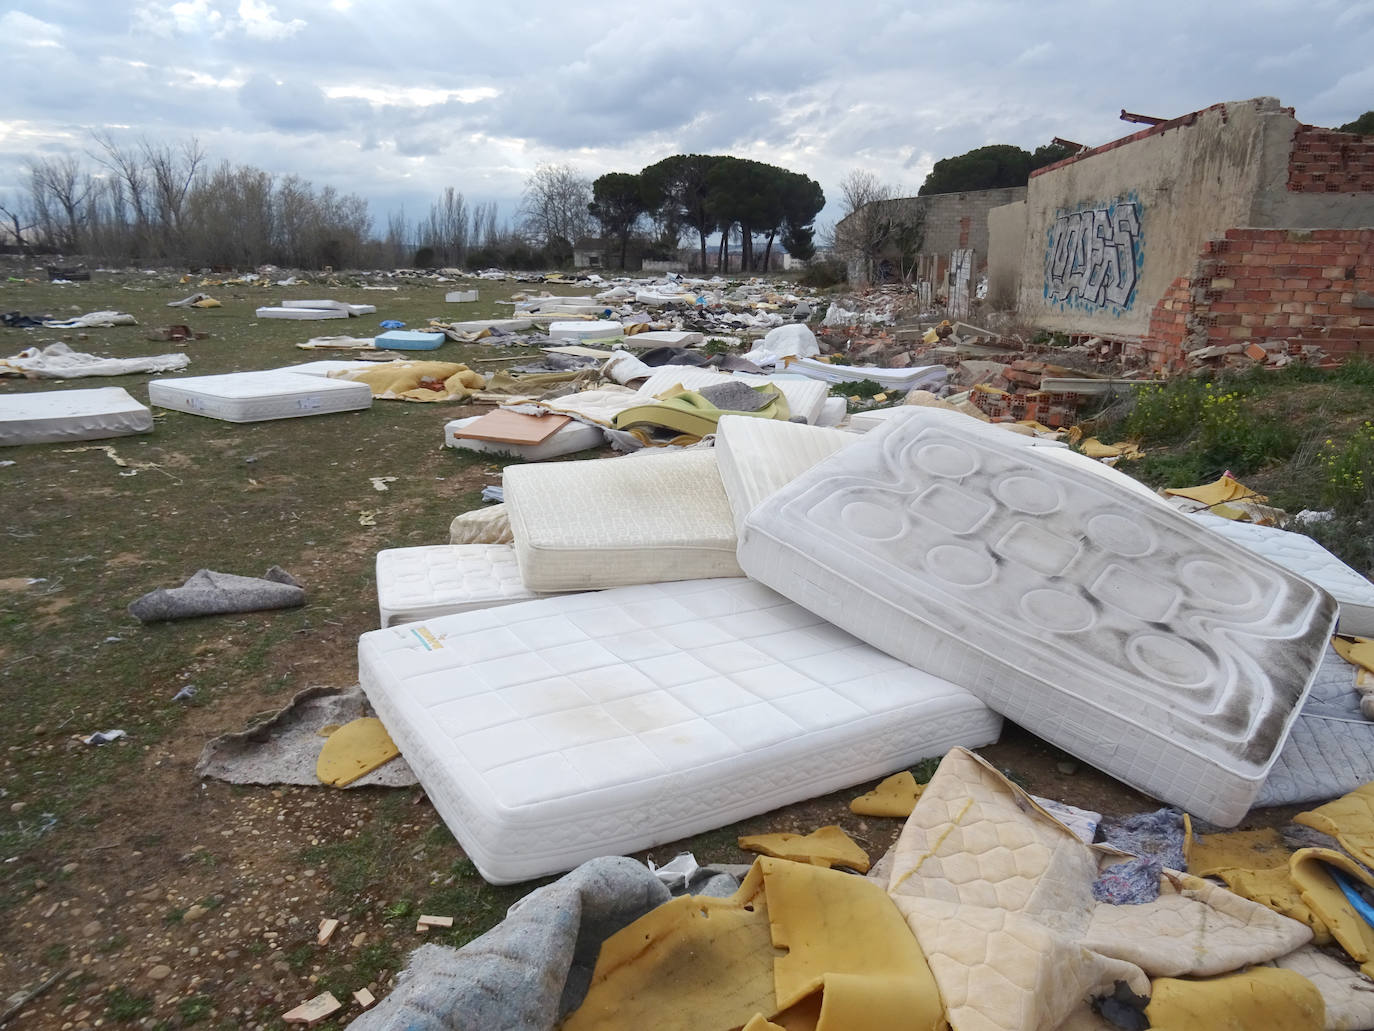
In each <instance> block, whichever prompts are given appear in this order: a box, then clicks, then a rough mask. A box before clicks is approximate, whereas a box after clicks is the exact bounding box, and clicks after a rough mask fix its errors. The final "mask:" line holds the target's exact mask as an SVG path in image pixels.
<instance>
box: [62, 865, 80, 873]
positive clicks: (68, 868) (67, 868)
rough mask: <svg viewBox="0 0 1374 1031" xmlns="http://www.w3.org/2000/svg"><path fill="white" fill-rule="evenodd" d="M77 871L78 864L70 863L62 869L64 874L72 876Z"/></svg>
mask: <svg viewBox="0 0 1374 1031" xmlns="http://www.w3.org/2000/svg"><path fill="white" fill-rule="evenodd" d="M77 869H78V867H77V864H76V863H68V864H67V865H66V866H64V867H63V868H62V872H63V873H64V874H68V875H70V874H74V873H76V871H77Z"/></svg>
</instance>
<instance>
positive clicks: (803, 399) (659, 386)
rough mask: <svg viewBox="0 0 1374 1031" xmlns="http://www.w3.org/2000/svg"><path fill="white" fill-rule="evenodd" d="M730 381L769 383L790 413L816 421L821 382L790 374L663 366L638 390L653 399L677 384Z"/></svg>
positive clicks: (690, 387)
mask: <svg viewBox="0 0 1374 1031" xmlns="http://www.w3.org/2000/svg"><path fill="white" fill-rule="evenodd" d="M731 380H743V381H744V382H745V383H748V384H749V385H750V386H751V387H757V386H759V385H760V384H762V383H772V384H773V385H774V386H776V387H777V388H778V389H779V390H781V391H782V393H783V396H784V397H785V398H787V407H788V408H789V409H791V411H792V414H793V415H799V416H801V417H802V418H803V419H805V420H806V421H807V422H808V423H810V424H811V425H813V426H814V425H815V424H816V423H817V422H819V421H820V418H821V410H822V408H824V406H825V399H826V396H827V389H826V386H825V384H824V383H821V382H818V381H816V380H809V379H801V378H799V377H794V376H749V375H732V374H731V373H728V372H716V371H715V370H714V369H699V368H696V367H695V366H690V365H665V366H662V367H661V368H659V369H658V370H656V371H655V372H654V374H653V375H652V376H650V377H649V378H648V379H647V380H645V381H644V385H643V386H641V387H640V388H639V393H640V395H641V396H642V397H644V398H653V397H656V396H657V395H659V394H661V393H663V392H664V391H665V390H672V389H673V387H675V386H677V385H678V384H679V383H680V384H682V386H684V387H686V388H687V389H688V390H696V389H698V388H699V387H706V386H710V385H711V384H713V383H728V382H730V381H731Z"/></svg>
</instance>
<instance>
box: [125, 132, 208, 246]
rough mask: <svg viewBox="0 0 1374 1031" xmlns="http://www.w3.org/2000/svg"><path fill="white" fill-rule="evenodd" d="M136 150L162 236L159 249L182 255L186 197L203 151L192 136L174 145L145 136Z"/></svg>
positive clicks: (203, 154) (202, 159) (203, 156)
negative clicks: (148, 181)
mask: <svg viewBox="0 0 1374 1031" xmlns="http://www.w3.org/2000/svg"><path fill="white" fill-rule="evenodd" d="M139 149H140V150H141V151H142V154H143V165H144V168H145V169H146V170H147V175H148V178H149V180H150V185H151V188H152V198H153V206H154V210H155V211H156V214H157V228H158V234H159V236H161V238H162V239H161V244H162V246H161V250H162V251H163V253H164V254H176V255H177V256H179V257H180V256H183V255H182V254H181V253H180V252H181V250H182V244H183V240H182V230H183V226H182V220H183V216H184V214H185V209H186V197H187V195H188V194H189V193H190V190H191V184H192V183H193V182H194V181H195V178H196V172H197V170H199V168H200V166H201V164H202V163H203V162H204V161H205V152H204V151H203V150H201V149H200V142H199V141H198V140H197V139H196V138H195V137H194V136H192V137H191V138H190V139H189V140H183V141H182V142H181V143H180V144H178V145H177V146H175V147H172V146H169V145H167V144H153V143H150V142H149V141H148V140H147V138H146V137H145V138H144V139H143V140H142V141H140V143H139Z"/></svg>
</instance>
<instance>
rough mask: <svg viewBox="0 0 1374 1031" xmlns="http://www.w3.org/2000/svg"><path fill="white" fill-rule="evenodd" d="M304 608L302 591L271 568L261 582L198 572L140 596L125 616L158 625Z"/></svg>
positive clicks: (276, 568)
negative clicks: (178, 582) (266, 610)
mask: <svg viewBox="0 0 1374 1031" xmlns="http://www.w3.org/2000/svg"><path fill="white" fill-rule="evenodd" d="M304 604H305V588H304V587H302V586H301V585H300V583H298V582H297V580H296V578H295V577H293V576H292V575H291V574H290V573H288V572H287V571H286V570H284V569H282V568H281V566H273V567H272V568H271V569H269V570H268V571H267V572H266V573H264V574H263V575H262V577H261V578H258V577H253V576H237V575H235V574H234V573H218V572H216V571H215V570H213V569H198V570H196V572H195V573H194V574H192V575H191V577H190V578H189V579H188V580H187V581H186V582H185V583H184V584H182V585H181V586H180V587H172V588H170V589H169V588H161V587H160V588H158V589H157V590H156V591H150V592H149V593H148V594H145V595H143V597H141V598H139V599H137V600H136V601H134V602H133V603H132V604H131V605H130V606H129V614H130V615H132V616H134V617H136V618H137V619H139V620H140V621H141V622H144V623H158V622H162V621H163V620H170V619H189V618H191V617H193V616H216V615H223V614H224V613H228V612H260V611H262V610H264V609H293V608H297V607H299V606H301V605H304Z"/></svg>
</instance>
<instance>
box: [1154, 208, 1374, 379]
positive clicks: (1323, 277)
mask: <svg viewBox="0 0 1374 1031" xmlns="http://www.w3.org/2000/svg"><path fill="white" fill-rule="evenodd" d="M1360 294H1366V295H1374V229H1313V230H1290V229H1230V230H1228V231H1227V233H1226V238H1225V239H1224V240H1212V241H1209V242H1208V244H1207V246H1206V248H1205V249H1204V251H1203V253H1202V255H1201V256H1200V258H1199V260H1198V263H1197V265H1196V267H1195V268H1194V269H1193V273H1192V275H1191V276H1187V277H1180V278H1178V279H1175V280H1174V282H1173V284H1172V285H1171V286H1170V288H1169V290H1168V291H1167V292H1166V293H1165V294H1164V296H1163V297H1162V298H1161V299H1160V301H1159V303H1158V304H1156V305H1155V307H1154V309H1153V311H1152V312H1151V313H1150V328H1149V332H1148V334H1147V336H1146V338H1145V340H1144V341H1143V342H1142V343H1141V345H1140V347H1141V351H1142V352H1143V353H1144V354H1145V356H1146V357H1147V358H1148V360H1149V364H1150V367H1151V368H1152V369H1155V370H1157V371H1166V372H1177V371H1180V370H1182V369H1183V368H1185V367H1186V366H1187V355H1188V352H1191V351H1194V350H1197V349H1198V348H1202V347H1209V346H1215V345H1219V346H1230V345H1236V344H1240V345H1244V344H1246V343H1249V342H1255V343H1260V344H1263V343H1264V342H1266V341H1270V342H1282V343H1283V344H1284V345H1285V346H1286V347H1287V348H1288V349H1290V350H1295V349H1297V348H1300V347H1302V346H1303V345H1313V346H1316V347H1319V348H1321V349H1322V350H1324V351H1326V352H1328V353H1329V354H1333V355H1341V354H1349V353H1351V352H1357V351H1358V352H1363V353H1365V354H1374V306H1371V307H1367V308H1366V307H1357V306H1356V301H1357V300H1361V301H1365V300H1368V301H1370V302H1371V304H1374V296H1368V297H1366V298H1359V296H1358V295H1360Z"/></svg>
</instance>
